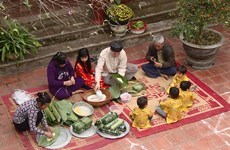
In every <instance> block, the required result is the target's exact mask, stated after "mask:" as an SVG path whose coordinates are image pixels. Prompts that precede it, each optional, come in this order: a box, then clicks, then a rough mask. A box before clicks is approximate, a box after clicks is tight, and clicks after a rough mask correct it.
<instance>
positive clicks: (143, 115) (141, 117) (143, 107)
mask: <svg viewBox="0 0 230 150" xmlns="http://www.w3.org/2000/svg"><path fill="white" fill-rule="evenodd" d="M137 105H138V107H135V108H134V109H133V111H132V112H131V114H130V117H131V119H132V120H133V123H132V126H133V127H137V128H141V129H144V128H149V127H151V124H150V120H151V119H152V116H153V112H152V111H151V110H150V109H149V108H147V106H148V99H147V97H145V96H142V97H138V99H137Z"/></svg>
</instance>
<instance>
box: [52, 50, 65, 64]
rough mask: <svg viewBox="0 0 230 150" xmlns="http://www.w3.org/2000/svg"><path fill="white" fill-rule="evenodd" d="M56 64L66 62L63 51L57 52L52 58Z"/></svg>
mask: <svg viewBox="0 0 230 150" xmlns="http://www.w3.org/2000/svg"><path fill="white" fill-rule="evenodd" d="M52 59H53V60H54V61H55V62H56V63H57V64H58V65H64V64H65V63H66V59H67V56H66V54H65V53H63V52H57V53H56V54H55V55H54V56H53V58H52Z"/></svg>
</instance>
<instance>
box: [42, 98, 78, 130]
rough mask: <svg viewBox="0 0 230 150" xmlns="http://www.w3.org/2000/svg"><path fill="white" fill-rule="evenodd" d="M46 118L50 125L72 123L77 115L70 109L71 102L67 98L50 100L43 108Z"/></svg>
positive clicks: (76, 118)
mask: <svg viewBox="0 0 230 150" xmlns="http://www.w3.org/2000/svg"><path fill="white" fill-rule="evenodd" d="M45 113H46V119H47V122H48V123H49V124H50V125H56V124H61V125H63V124H65V125H68V126H70V125H72V124H73V123H74V122H76V121H77V120H79V119H78V117H77V116H76V115H75V114H74V112H73V111H72V103H71V102H69V101H67V100H62V101H52V102H51V104H50V105H49V107H47V108H46V109H45Z"/></svg>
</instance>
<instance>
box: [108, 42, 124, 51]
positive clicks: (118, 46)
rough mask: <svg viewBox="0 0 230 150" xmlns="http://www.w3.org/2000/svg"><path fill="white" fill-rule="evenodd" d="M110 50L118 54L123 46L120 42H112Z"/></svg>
mask: <svg viewBox="0 0 230 150" xmlns="http://www.w3.org/2000/svg"><path fill="white" fill-rule="evenodd" d="M110 48H111V50H112V51H114V52H120V51H121V50H122V49H123V46H122V44H121V42H119V41H112V42H111V43H110Z"/></svg>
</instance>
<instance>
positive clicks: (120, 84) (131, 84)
mask: <svg viewBox="0 0 230 150" xmlns="http://www.w3.org/2000/svg"><path fill="white" fill-rule="evenodd" d="M112 77H113V79H114V80H115V81H116V83H117V84H113V85H112V86H110V87H109V92H110V93H111V94H112V96H113V98H114V99H118V98H119V97H120V95H121V93H125V92H127V93H129V94H131V95H132V96H136V95H138V93H140V92H141V91H143V90H145V89H146V85H145V84H144V83H143V82H140V81H137V80H136V81H128V80H127V79H126V78H125V77H123V76H121V75H120V74H118V73H114V74H112Z"/></svg>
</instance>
